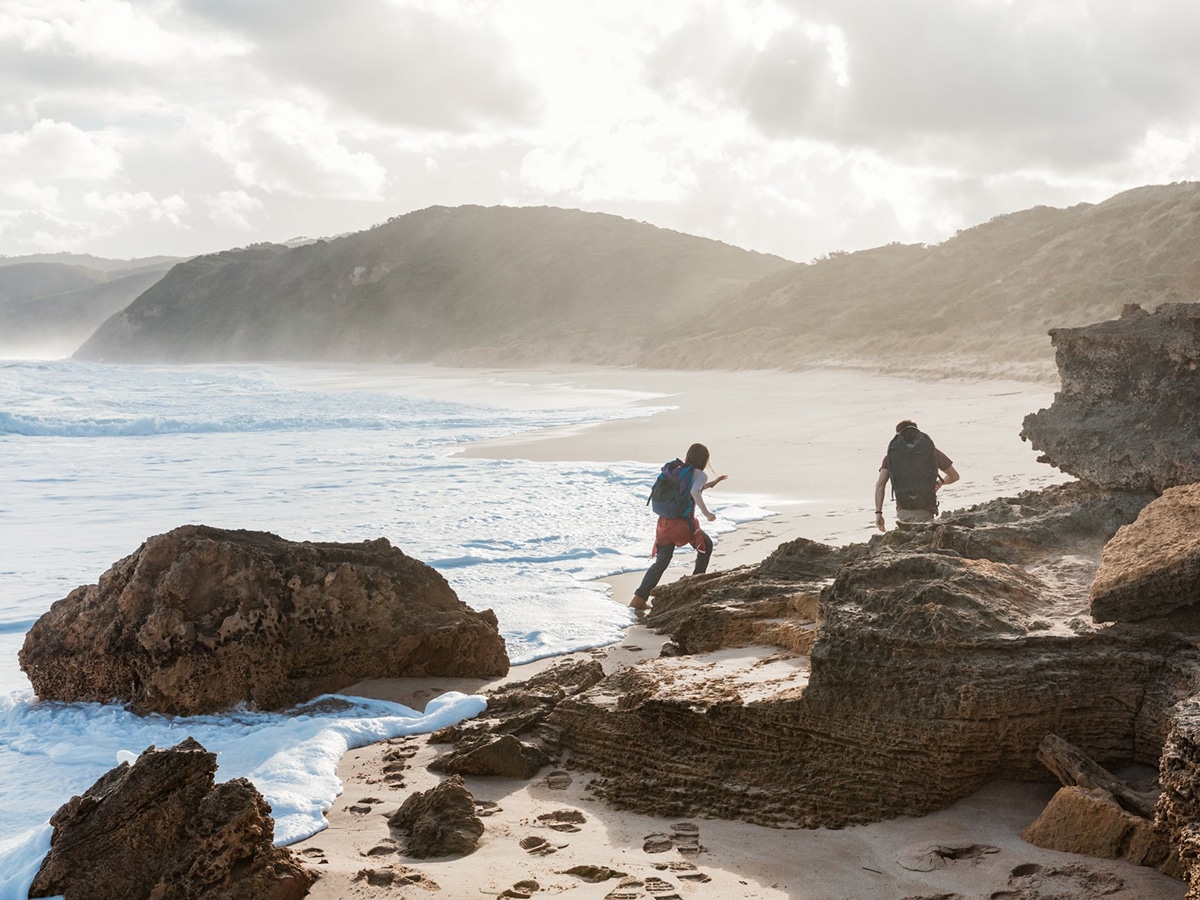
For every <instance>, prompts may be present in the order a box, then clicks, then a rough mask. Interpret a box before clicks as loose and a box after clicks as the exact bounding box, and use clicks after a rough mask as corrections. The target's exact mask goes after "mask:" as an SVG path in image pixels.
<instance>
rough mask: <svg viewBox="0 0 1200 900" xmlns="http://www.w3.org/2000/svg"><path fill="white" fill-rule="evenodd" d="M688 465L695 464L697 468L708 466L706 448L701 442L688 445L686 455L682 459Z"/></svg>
mask: <svg viewBox="0 0 1200 900" xmlns="http://www.w3.org/2000/svg"><path fill="white" fill-rule="evenodd" d="M683 461H684V462H685V463H687V464H688V465H689V466H695V467H696V468H697V469H707V468H708V448H707V447H705V446H704V445H703V444H692V446H690V447H688V452H687V456H686V457H684V460H683Z"/></svg>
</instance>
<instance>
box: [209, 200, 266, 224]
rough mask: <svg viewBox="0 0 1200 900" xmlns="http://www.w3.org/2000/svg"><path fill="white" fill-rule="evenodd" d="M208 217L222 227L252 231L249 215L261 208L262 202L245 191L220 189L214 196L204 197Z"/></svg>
mask: <svg viewBox="0 0 1200 900" xmlns="http://www.w3.org/2000/svg"><path fill="white" fill-rule="evenodd" d="M204 202H205V203H206V204H207V205H208V208H209V211H208V216H209V218H210V219H211V220H212V221H214V222H216V223H217V224H218V225H220V226H221V227H223V228H232V229H234V230H236V231H252V230H253V228H254V226H253V225H252V224H251V223H250V219H249V216H250V215H251V214H253V213H256V212H259V211H260V210H262V208H263V202H262V201H261V200H259V199H258V198H257V197H251V196H250V195H249V194H247V193H246V192H245V191H221V192H220V193H219V194H217V195H216V196H215V197H205V198H204Z"/></svg>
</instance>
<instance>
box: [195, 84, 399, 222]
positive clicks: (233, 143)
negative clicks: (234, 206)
mask: <svg viewBox="0 0 1200 900" xmlns="http://www.w3.org/2000/svg"><path fill="white" fill-rule="evenodd" d="M209 146H210V148H211V149H212V150H213V151H214V152H215V153H216V154H218V155H219V156H220V157H221V158H222V159H224V160H225V161H226V162H227V163H228V164H229V165H230V167H231V168H232V171H233V173H234V176H235V177H236V179H237V181H238V182H239V183H240V184H241V185H243V186H244V187H250V188H257V189H259V190H263V191H266V192H268V193H274V192H280V193H285V194H293V195H295V196H298V197H329V198H341V199H367V200H369V199H377V198H378V197H379V195H380V192H381V190H382V189H383V186H384V184H385V183H386V180H387V172H386V170H385V169H384V167H383V166H382V165H380V163H379V161H378V160H376V159H375V158H374V156H372V155H371V154H370V153H367V152H364V151H356V150H351V149H350V148H348V147H346V146H345V145H344V144H342V143H341V141H340V140H339V138H338V135H337V133H336V132H335V130H334V129H333V128H332V127H331V126H330V125H329V123H328V122H327V121H326V119H325V117H324V115H322V114H321V113H320V112H318V111H315V110H313V109H311V108H303V107H300V106H298V105H295V104H292V103H287V102H276V103H269V104H265V105H264V106H263V107H262V108H260V109H255V110H243V111H241V112H239V113H238V114H237V115H236V116H235V117H234V119H233V121H231V122H229V123H228V124H225V125H220V126H218V127H217V128H216V129H215V131H214V133H213V135H212V137H211V141H210V145H209Z"/></svg>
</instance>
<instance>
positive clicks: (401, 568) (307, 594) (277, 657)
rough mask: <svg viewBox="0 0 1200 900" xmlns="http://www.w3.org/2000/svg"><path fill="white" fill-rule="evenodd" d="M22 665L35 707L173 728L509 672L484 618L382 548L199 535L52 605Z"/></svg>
mask: <svg viewBox="0 0 1200 900" xmlns="http://www.w3.org/2000/svg"><path fill="white" fill-rule="evenodd" d="M19 659H20V663H21V668H22V669H23V670H24V671H25V673H26V674H27V675H28V676H29V679H30V681H31V682H32V683H33V688H34V691H35V692H36V693H37V695H38V696H39V697H41V698H42V699H49V700H63V701H68V702H77V701H94V702H108V701H112V700H115V701H118V702H122V703H128V704H129V705H130V707H131V708H132V709H133V710H134V711H136V712H139V713H146V712H161V713H168V714H176V715H194V714H200V713H209V712H216V711H219V710H222V709H226V708H229V707H230V706H233V705H234V704H237V703H246V704H252V705H254V706H256V707H258V708H261V709H281V708H285V707H288V706H291V705H294V704H295V703H298V702H302V701H304V700H308V699H311V698H313V697H316V696H319V695H321V694H324V693H331V692H336V691H338V690H342V689H344V688H346V687H348V686H349V685H351V684H354V683H355V682H357V681H360V680H362V679H364V678H398V677H406V676H409V677H424V676H450V675H458V676H466V677H483V678H487V677H494V676H498V675H503V674H505V673H506V672H507V671H508V665H509V663H508V656H507V653H506V651H505V644H504V639H503V638H502V637H501V636H500V634H499V631H498V629H497V622H496V617H495V614H494V613H492V611H491V610H485V611H484V612H475V611H474V610H472V609H471V608H470V607H468V606H467V605H466V604H465V603H463V602H462V601H460V600H459V599H458V597H457V596H456V595H455V593H454V591H453V589H452V588H451V587H450V585H449V584H448V583H447V582H446V580H445V579H444V578H443V577H442V576H441V575H439V574H438V573H437V572H436V571H434V570H433V569H432V568H430V567H429V566H427V565H425V564H424V563H422V562H420V561H419V560H415V559H412V558H411V557H409V556H406V555H405V554H404V553H403V552H402V551H400V550H399V549H397V548H395V547H393V546H392V545H391V544H389V543H388V541H387V540H385V539H383V538H380V539H378V540H374V541H364V542H362V543H360V544H338V543H310V542H293V541H287V540H284V539H283V538H280V537H278V536H276V535H274V534H269V533H266V532H257V531H231V530H225V529H218V528H210V527H207V526H204V525H186V526H183V527H181V528H177V529H175V530H173V531H170V532H168V533H166V534H161V535H157V536H155V537H151V538H149V539H147V540H146V542H145V543H144V544H142V546H141V547H139V548H138V549H137V550H136V551H135V552H134V553H132V554H131V555H129V556H127V557H126V558H125V559H122V560H120V561H119V562H117V563H115V564H114V565H113V566H112V568H110V569H109V570H108V571H107V572H106V573H104V575H102V576H101V578H100V580H99V582H98V583H97V584H93V585H85V586H83V587H80V588H76V589H75V590H74V591H72V592H71V593H70V594H69V595H68V596H67V597H65V598H64V599H62V600H59V601H58V602H56V603H55V604H54V605H53V606H51V608H50V610H49V611H48V612H47V613H46V614H45V615H43V616H42V617H41V618H40V619H38V621H37V622H36V623H35V624H34V626H33V628H31V629H30V631H29V633H28V635H27V636H26V638H25V643H24V646H23V647H22V648H21V651H20V656H19Z"/></svg>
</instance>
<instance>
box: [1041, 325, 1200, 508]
mask: <svg viewBox="0 0 1200 900" xmlns="http://www.w3.org/2000/svg"><path fill="white" fill-rule="evenodd" d="M1050 338H1051V341H1052V342H1053V343H1054V347H1055V353H1056V356H1057V359H1058V368H1059V373H1060V375H1061V376H1062V388H1061V390H1059V392H1058V394H1057V395H1056V396H1055V398H1054V403H1053V405H1051V406H1050V408H1049V409H1043V410H1041V411H1040V412H1037V413H1033V414H1031V415H1028V416H1026V417H1025V422H1024V427H1023V430H1022V432H1021V437H1022V438H1024V439H1026V440H1028V441H1030V442H1031V443H1032V444H1033V447H1034V449H1036V450H1041V451H1042V456H1041V457H1040V459H1041V460H1042V461H1043V462H1048V463H1050V464H1051V465H1052V466H1056V467H1057V468H1059V469H1062V470H1063V471H1064V472H1068V473H1070V474H1072V475H1075V476H1077V477H1079V478H1081V479H1084V480H1085V481H1090V482H1092V483H1094V484H1100V485H1104V486H1106V487H1112V488H1127V489H1132V490H1153V491H1164V490H1166V489H1167V488H1169V487H1175V486H1177V485H1183V484H1191V483H1193V482H1198V481H1200V453H1197V452H1196V448H1197V447H1198V446H1200V404H1198V403H1197V402H1196V400H1197V397H1200V303H1171V304H1165V305H1163V306H1160V307H1159V308H1158V309H1157V310H1156V311H1155V312H1154V313H1153V314H1151V313H1148V312H1146V311H1145V310H1143V309H1141V308H1140V307H1138V306H1130V307H1128V308H1126V310H1125V311H1124V313H1123V314H1122V316H1121V317H1120V318H1119V319H1115V320H1113V321H1110V322H1102V323H1100V324H1098V325H1088V326H1086V327H1083V328H1058V329H1054V330H1053V331H1051V332H1050Z"/></svg>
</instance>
